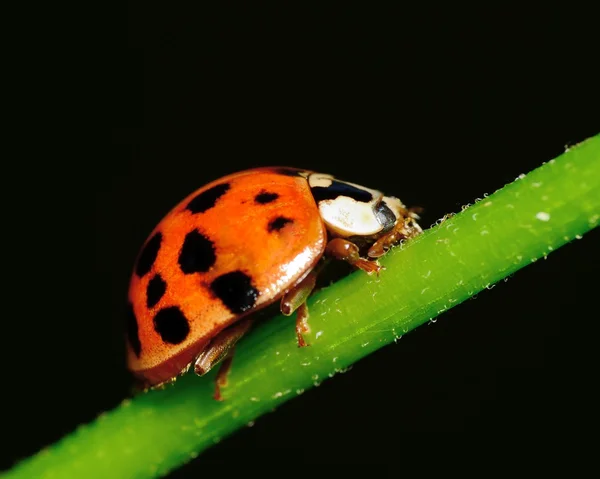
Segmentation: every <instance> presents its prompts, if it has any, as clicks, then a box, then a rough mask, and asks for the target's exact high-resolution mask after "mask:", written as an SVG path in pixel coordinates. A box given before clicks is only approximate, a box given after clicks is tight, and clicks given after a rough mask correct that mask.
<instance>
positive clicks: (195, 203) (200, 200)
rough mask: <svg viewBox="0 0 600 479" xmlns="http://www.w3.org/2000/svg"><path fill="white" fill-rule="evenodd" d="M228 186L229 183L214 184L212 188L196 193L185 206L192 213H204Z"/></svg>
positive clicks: (213, 204)
mask: <svg viewBox="0 0 600 479" xmlns="http://www.w3.org/2000/svg"><path fill="white" fill-rule="evenodd" d="M229 188H230V186H229V183H221V184H220V185H215V186H213V187H212V188H209V189H208V190H206V191H203V192H202V193H200V194H198V195H197V196H196V197H195V198H194V199H193V200H192V201H190V202H189V203H188V205H187V206H186V208H187V209H188V210H190V211H191V212H192V213H194V214H196V213H204V212H205V211H208V210H210V209H211V208H212V207H213V206H215V203H216V202H217V200H218V199H219V198H220V197H221V196H223V195H224V194H225V193H226V192H227V190H229Z"/></svg>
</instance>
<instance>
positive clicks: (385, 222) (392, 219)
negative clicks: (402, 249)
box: [375, 201, 396, 233]
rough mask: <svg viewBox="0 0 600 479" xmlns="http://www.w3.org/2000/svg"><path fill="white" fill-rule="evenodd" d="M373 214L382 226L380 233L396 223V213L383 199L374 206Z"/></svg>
mask: <svg viewBox="0 0 600 479" xmlns="http://www.w3.org/2000/svg"><path fill="white" fill-rule="evenodd" d="M375 216H376V217H377V221H378V222H379V224H380V225H381V226H382V227H383V230H382V231H381V232H382V233H385V232H387V231H389V230H390V229H392V228H393V227H394V225H395V224H396V215H395V214H394V212H393V211H392V210H391V209H390V207H389V206H388V205H387V203H386V202H385V201H380V202H379V204H378V205H377V206H376V207H375Z"/></svg>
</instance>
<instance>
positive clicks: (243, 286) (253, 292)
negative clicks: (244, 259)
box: [210, 271, 258, 314]
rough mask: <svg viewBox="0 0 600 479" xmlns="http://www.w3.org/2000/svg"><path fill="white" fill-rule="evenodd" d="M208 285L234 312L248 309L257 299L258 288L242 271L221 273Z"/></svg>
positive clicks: (238, 312)
mask: <svg viewBox="0 0 600 479" xmlns="http://www.w3.org/2000/svg"><path fill="white" fill-rule="evenodd" d="M210 287H211V289H212V291H213V293H214V294H215V295H216V296H217V297H218V298H219V299H220V300H221V301H222V302H223V304H224V305H225V306H227V308H228V309H229V310H230V311H231V312H232V313H234V314H240V313H243V312H245V311H248V310H249V309H250V308H252V307H253V306H254V305H255V304H256V300H257V299H258V290H257V289H256V288H255V287H254V286H253V285H252V278H250V276H248V275H247V274H246V273H243V272H242V271H232V272H231V273H225V274H222V275H221V276H219V277H218V278H217V279H215V280H214V281H213V282H212V283H211V285H210Z"/></svg>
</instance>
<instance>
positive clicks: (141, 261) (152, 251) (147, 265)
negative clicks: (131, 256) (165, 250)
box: [135, 233, 162, 278]
mask: <svg viewBox="0 0 600 479" xmlns="http://www.w3.org/2000/svg"><path fill="white" fill-rule="evenodd" d="M161 243H162V234H161V233H156V234H155V235H154V236H153V237H152V238H150V239H149V240H148V242H147V243H146V245H145V246H144V249H142V252H141V253H140V256H139V258H138V261H137V265H136V267H135V272H136V274H137V275H138V276H139V277H140V278H141V277H142V276H144V275H146V274H148V272H149V271H150V270H151V269H152V265H153V264H154V262H155V261H156V257H157V256H158V250H160V244H161Z"/></svg>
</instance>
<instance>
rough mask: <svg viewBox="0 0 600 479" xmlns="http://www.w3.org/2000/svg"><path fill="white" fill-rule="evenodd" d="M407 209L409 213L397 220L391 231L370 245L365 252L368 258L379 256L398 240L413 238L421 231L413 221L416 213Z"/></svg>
mask: <svg viewBox="0 0 600 479" xmlns="http://www.w3.org/2000/svg"><path fill="white" fill-rule="evenodd" d="M407 211H409V214H408V216H407V217H405V218H404V221H398V223H396V226H394V228H392V230H391V231H389V232H388V233H386V234H384V235H383V236H382V237H381V238H379V239H378V240H377V241H375V243H373V244H372V245H371V247H370V248H369V251H368V253H367V255H368V256H369V258H379V257H381V256H383V255H384V254H385V253H387V251H388V249H389V248H390V247H391V246H393V245H395V244H396V243H398V242H399V241H400V240H403V239H409V238H413V237H415V236H417V235H419V234H421V233H422V232H423V230H422V229H421V227H420V226H419V225H418V224H417V223H416V222H415V217H417V215H416V214H412V213H410V210H407Z"/></svg>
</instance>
